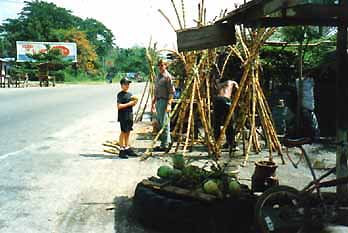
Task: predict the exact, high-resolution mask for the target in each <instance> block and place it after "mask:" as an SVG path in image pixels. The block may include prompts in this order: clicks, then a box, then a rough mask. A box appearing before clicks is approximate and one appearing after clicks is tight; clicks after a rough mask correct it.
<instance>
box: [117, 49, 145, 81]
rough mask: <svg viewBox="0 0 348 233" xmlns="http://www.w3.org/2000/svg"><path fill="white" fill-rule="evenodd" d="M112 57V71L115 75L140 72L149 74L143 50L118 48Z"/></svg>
mask: <svg viewBox="0 0 348 233" xmlns="http://www.w3.org/2000/svg"><path fill="white" fill-rule="evenodd" d="M114 56H115V57H114V67H112V71H113V72H115V73H125V72H126V73H127V72H142V73H143V74H146V75H147V74H148V73H149V70H148V64H147V61H146V50H145V48H141V47H133V48H126V49H123V48H118V49H116V51H115V54H114Z"/></svg>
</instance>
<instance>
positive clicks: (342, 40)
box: [336, 0, 348, 200]
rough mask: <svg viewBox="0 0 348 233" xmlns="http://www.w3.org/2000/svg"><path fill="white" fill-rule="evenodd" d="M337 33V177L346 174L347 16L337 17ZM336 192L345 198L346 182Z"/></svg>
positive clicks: (342, 3)
mask: <svg viewBox="0 0 348 233" xmlns="http://www.w3.org/2000/svg"><path fill="white" fill-rule="evenodd" d="M339 4H340V6H341V7H348V1H347V0H340V3H339ZM339 22H340V23H339V25H338V33H337V72H336V90H337V92H336V109H337V110H336V113H337V116H336V138H337V141H338V142H339V143H341V142H342V143H344V144H343V145H344V146H342V145H338V146H337V152H336V166H337V173H336V175H337V178H340V177H345V176H348V165H347V160H348V149H347V148H346V145H347V142H348V108H347V107H346V105H347V103H346V101H347V99H348V76H347V73H348V69H347V61H348V59H347V43H348V39H347V26H348V17H344V18H339ZM337 194H338V197H339V199H340V200H343V199H346V198H347V195H348V184H344V185H339V186H337Z"/></svg>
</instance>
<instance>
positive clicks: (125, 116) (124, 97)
mask: <svg viewBox="0 0 348 233" xmlns="http://www.w3.org/2000/svg"><path fill="white" fill-rule="evenodd" d="M131 82H132V81H131V80H129V79H128V78H126V77H125V78H122V79H121V81H120V84H121V89H122V90H121V91H120V92H119V93H118V94H117V109H118V121H119V122H120V126H121V133H120V139H119V144H120V146H121V148H120V154H119V157H120V158H122V159H127V158H128V156H137V154H135V153H134V151H133V150H132V149H131V148H130V146H129V136H130V132H131V131H132V130H133V106H134V105H136V104H137V102H138V98H137V97H136V96H133V95H132V94H131V93H130V92H128V89H129V84H130V83H131Z"/></svg>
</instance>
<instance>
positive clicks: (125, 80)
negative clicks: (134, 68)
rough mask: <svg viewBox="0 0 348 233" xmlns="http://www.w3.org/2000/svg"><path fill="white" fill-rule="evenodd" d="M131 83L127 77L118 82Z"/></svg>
mask: <svg viewBox="0 0 348 233" xmlns="http://www.w3.org/2000/svg"><path fill="white" fill-rule="evenodd" d="M131 82H132V81H131V80H129V79H128V78H127V77H124V78H122V79H121V81H120V83H121V84H127V83H131Z"/></svg>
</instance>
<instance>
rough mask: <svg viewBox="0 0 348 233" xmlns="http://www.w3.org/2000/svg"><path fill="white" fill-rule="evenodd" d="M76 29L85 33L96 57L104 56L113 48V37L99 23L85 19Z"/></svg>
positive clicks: (108, 30)
mask: <svg viewBox="0 0 348 233" xmlns="http://www.w3.org/2000/svg"><path fill="white" fill-rule="evenodd" d="M78 28H79V30H81V31H84V32H85V33H86V35H87V39H88V40H89V41H90V43H91V44H92V45H93V46H94V47H95V51H96V52H97V54H98V56H100V57H104V56H106V55H107V54H108V52H109V51H110V49H112V48H113V46H114V42H113V41H114V35H113V34H112V32H111V31H110V29H108V28H107V27H105V25H104V24H102V23H101V22H99V21H97V20H95V19H91V18H87V19H86V20H83V21H81V22H80V23H79V25H78Z"/></svg>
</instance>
